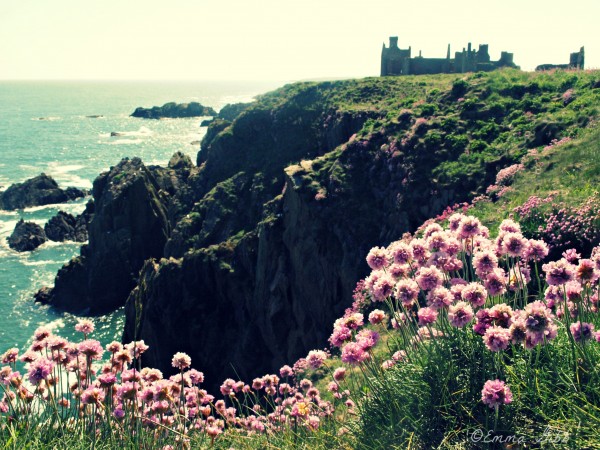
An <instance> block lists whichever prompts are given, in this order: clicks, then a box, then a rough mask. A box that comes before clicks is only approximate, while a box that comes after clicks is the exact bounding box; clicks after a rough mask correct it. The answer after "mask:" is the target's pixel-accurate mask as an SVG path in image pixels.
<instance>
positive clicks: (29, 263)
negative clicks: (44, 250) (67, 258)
mask: <svg viewBox="0 0 600 450" xmlns="http://www.w3.org/2000/svg"><path fill="white" fill-rule="evenodd" d="M44 245H46V244H44ZM42 247H43V245H42ZM60 262H62V261H52V260H44V261H29V260H27V259H23V260H21V263H22V264H23V265H24V266H45V265H47V264H58V263H60Z"/></svg>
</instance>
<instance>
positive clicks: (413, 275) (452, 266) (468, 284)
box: [330, 169, 600, 369]
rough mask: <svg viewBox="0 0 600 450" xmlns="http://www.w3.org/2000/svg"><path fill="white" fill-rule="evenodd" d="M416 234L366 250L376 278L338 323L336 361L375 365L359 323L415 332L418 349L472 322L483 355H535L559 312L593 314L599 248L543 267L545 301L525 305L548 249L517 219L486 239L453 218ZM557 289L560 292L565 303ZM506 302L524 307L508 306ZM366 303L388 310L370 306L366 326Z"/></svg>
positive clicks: (469, 223) (584, 334)
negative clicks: (514, 349)
mask: <svg viewBox="0 0 600 450" xmlns="http://www.w3.org/2000/svg"><path fill="white" fill-rule="evenodd" d="M512 170H513V171H514V170H517V169H512ZM421 234H422V237H409V236H405V238H403V239H402V240H401V241H397V242H393V243H391V244H390V245H389V246H387V247H375V248H374V249H372V250H371V252H369V256H368V257H367V262H368V263H369V266H370V267H371V268H372V272H371V273H370V275H369V276H367V277H366V278H365V279H364V281H363V282H362V283H361V284H360V288H361V289H362V294H361V296H362V297H361V298H362V303H361V305H360V307H358V305H357V304H355V305H354V307H353V308H351V309H349V310H347V311H346V314H345V315H344V317H342V318H340V319H338V320H337V321H336V323H335V325H334V331H333V333H332V335H331V337H330V342H331V344H332V345H333V346H334V347H341V350H342V362H344V363H347V364H350V365H359V364H362V363H364V362H366V361H371V360H372V355H371V353H370V348H371V345H370V344H369V345H365V336H366V331H367V329H368V328H363V326H370V327H383V328H384V329H385V328H388V327H391V328H393V329H403V330H404V331H403V334H404V336H405V333H406V332H407V331H408V332H412V333H413V338H412V343H413V344H415V343H418V342H425V341H427V340H428V339H431V338H443V336H444V333H443V332H442V331H441V329H443V328H445V327H447V326H450V327H455V328H465V327H467V326H469V325H471V326H472V329H473V331H474V332H475V333H476V334H479V335H480V336H481V339H482V341H483V343H484V345H485V346H486V347H487V349H488V350H489V351H491V352H502V351H505V350H507V349H508V348H509V347H510V346H521V347H524V348H526V349H532V348H534V347H535V346H538V345H545V344H547V343H549V342H550V341H552V340H554V339H555V338H556V337H557V335H558V328H559V327H558V325H557V320H559V319H560V318H561V317H563V316H564V314H565V308H568V311H569V317H571V318H572V319H577V318H578V317H579V316H578V312H579V311H578V308H579V307H581V305H582V304H583V305H584V309H586V310H590V311H597V303H598V280H599V279H600V248H598V250H596V251H595V252H594V254H593V256H592V257H591V258H590V259H581V255H579V254H578V253H577V252H575V251H574V250H568V251H566V252H565V254H564V255H565V258H563V259H560V260H558V261H551V262H548V263H547V264H544V265H543V266H542V269H543V271H544V273H545V278H546V282H547V284H548V285H549V287H548V289H547V290H546V294H545V301H540V300H535V301H532V302H530V303H526V299H527V298H528V295H527V294H526V292H527V286H528V285H529V284H530V282H531V271H532V266H534V265H537V263H538V262H540V261H542V260H545V258H546V257H547V256H548V252H549V248H548V246H547V245H546V244H545V243H544V242H543V241H541V240H537V239H527V238H525V237H524V236H523V234H522V231H521V226H520V225H519V223H517V222H515V221H514V220H512V219H506V220H504V221H503V222H502V223H501V224H500V227H499V232H498V235H497V237H496V238H495V239H490V238H489V231H488V230H487V228H486V227H484V226H483V225H482V224H481V222H480V221H479V220H478V219H477V218H475V217H473V216H466V215H464V214H461V213H453V214H452V215H450V216H449V217H448V226H447V228H445V229H444V228H442V226H440V225H439V224H437V223H435V222H428V223H427V224H426V225H425V226H423V227H422V228H421ZM536 267H537V266H536ZM536 270H538V269H536ZM559 288H560V289H563V288H564V289H565V292H566V294H567V300H568V302H567V303H566V304H565V302H563V301H562V296H561V292H562V291H561V290H560V289H559ZM584 291H585V292H587V297H586V298H585V299H583V298H582V293H583V292H584ZM578 296H579V297H578ZM505 297H506V298H517V299H519V298H520V299H523V300H522V301H523V302H524V303H526V304H525V305H524V306H523V307H521V309H513V307H511V306H510V305H509V304H508V303H507V301H506V300H504V299H505ZM365 299H370V300H371V302H376V303H377V304H378V305H379V304H386V305H388V307H390V308H391V311H390V314H389V315H386V314H385V313H384V312H383V311H382V310H381V309H374V310H372V311H371V313H370V314H369V323H370V325H368V324H365V323H364V322H365V321H364V316H363V314H362V312H361V310H365V309H367V310H368V309H369V308H370V305H368V304H366V302H365ZM511 301H513V300H511ZM565 305H566V306H565ZM578 305H579V306H578ZM387 321H389V322H387ZM373 333H374V332H373ZM571 333H572V335H573V336H574V339H575V340H576V341H578V342H584V341H586V340H591V339H592V338H595V337H596V336H597V334H594V328H593V325H592V324H588V323H586V322H575V323H573V324H572V325H571ZM375 341H376V339H375ZM406 350H408V349H406ZM403 351H404V350H403ZM402 359H404V357H403V358H402ZM397 362H398V361H396V360H395V359H394V358H392V359H390V360H387V361H385V362H384V363H383V365H382V367H383V368H384V369H390V368H392V367H394V366H395V365H396V364H397Z"/></svg>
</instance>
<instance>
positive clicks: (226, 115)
mask: <svg viewBox="0 0 600 450" xmlns="http://www.w3.org/2000/svg"><path fill="white" fill-rule="evenodd" d="M251 105H252V103H230V104H227V105H225V106H223V108H221V110H220V111H219V114H217V118H218V119H222V120H227V121H229V122H233V121H234V120H235V119H237V117H238V116H239V115H240V114H241V113H243V112H244V111H245V110H246V109H248V108H249V107H250V106H251Z"/></svg>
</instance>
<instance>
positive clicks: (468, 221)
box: [457, 216, 481, 240]
mask: <svg viewBox="0 0 600 450" xmlns="http://www.w3.org/2000/svg"><path fill="white" fill-rule="evenodd" d="M480 228H481V222H480V221H479V219H478V218H477V217H474V216H465V217H463V219H462V220H461V222H460V225H459V227H458V229H457V234H458V237H459V238H460V239H462V240H465V239H470V238H472V237H474V236H476V235H477V234H479V231H480Z"/></svg>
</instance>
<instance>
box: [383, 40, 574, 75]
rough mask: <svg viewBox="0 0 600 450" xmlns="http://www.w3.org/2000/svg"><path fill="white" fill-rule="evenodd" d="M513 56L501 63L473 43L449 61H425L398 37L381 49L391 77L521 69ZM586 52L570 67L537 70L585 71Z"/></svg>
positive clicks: (505, 56)
mask: <svg viewBox="0 0 600 450" xmlns="http://www.w3.org/2000/svg"><path fill="white" fill-rule="evenodd" d="M513 59H514V56H513V53H509V52H505V51H503V52H502V53H501V54H500V59H499V60H498V61H492V60H491V58H490V55H489V53H488V45H487V44H480V45H479V49H477V50H475V49H473V48H472V47H471V43H470V42H469V44H468V46H467V48H463V49H462V51H460V52H455V53H454V58H450V44H448V50H447V52H446V57H445V58H424V57H423V56H422V55H421V52H419V56H416V57H413V56H412V49H411V47H408V49H401V48H399V47H398V37H397V36H390V45H389V47H386V45H385V44H383V48H382V50H381V76H382V77H383V76H388V75H425V74H436V73H466V72H489V71H492V70H496V69H500V68H502V67H512V68H515V69H518V68H519V66H517V65H516V64H515V63H514V60H513ZM583 66H584V49H583V47H581V49H580V51H579V52H575V53H571V55H570V59H569V63H568V64H542V65H539V66H537V67H536V69H535V70H538V71H539V70H551V69H583Z"/></svg>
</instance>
